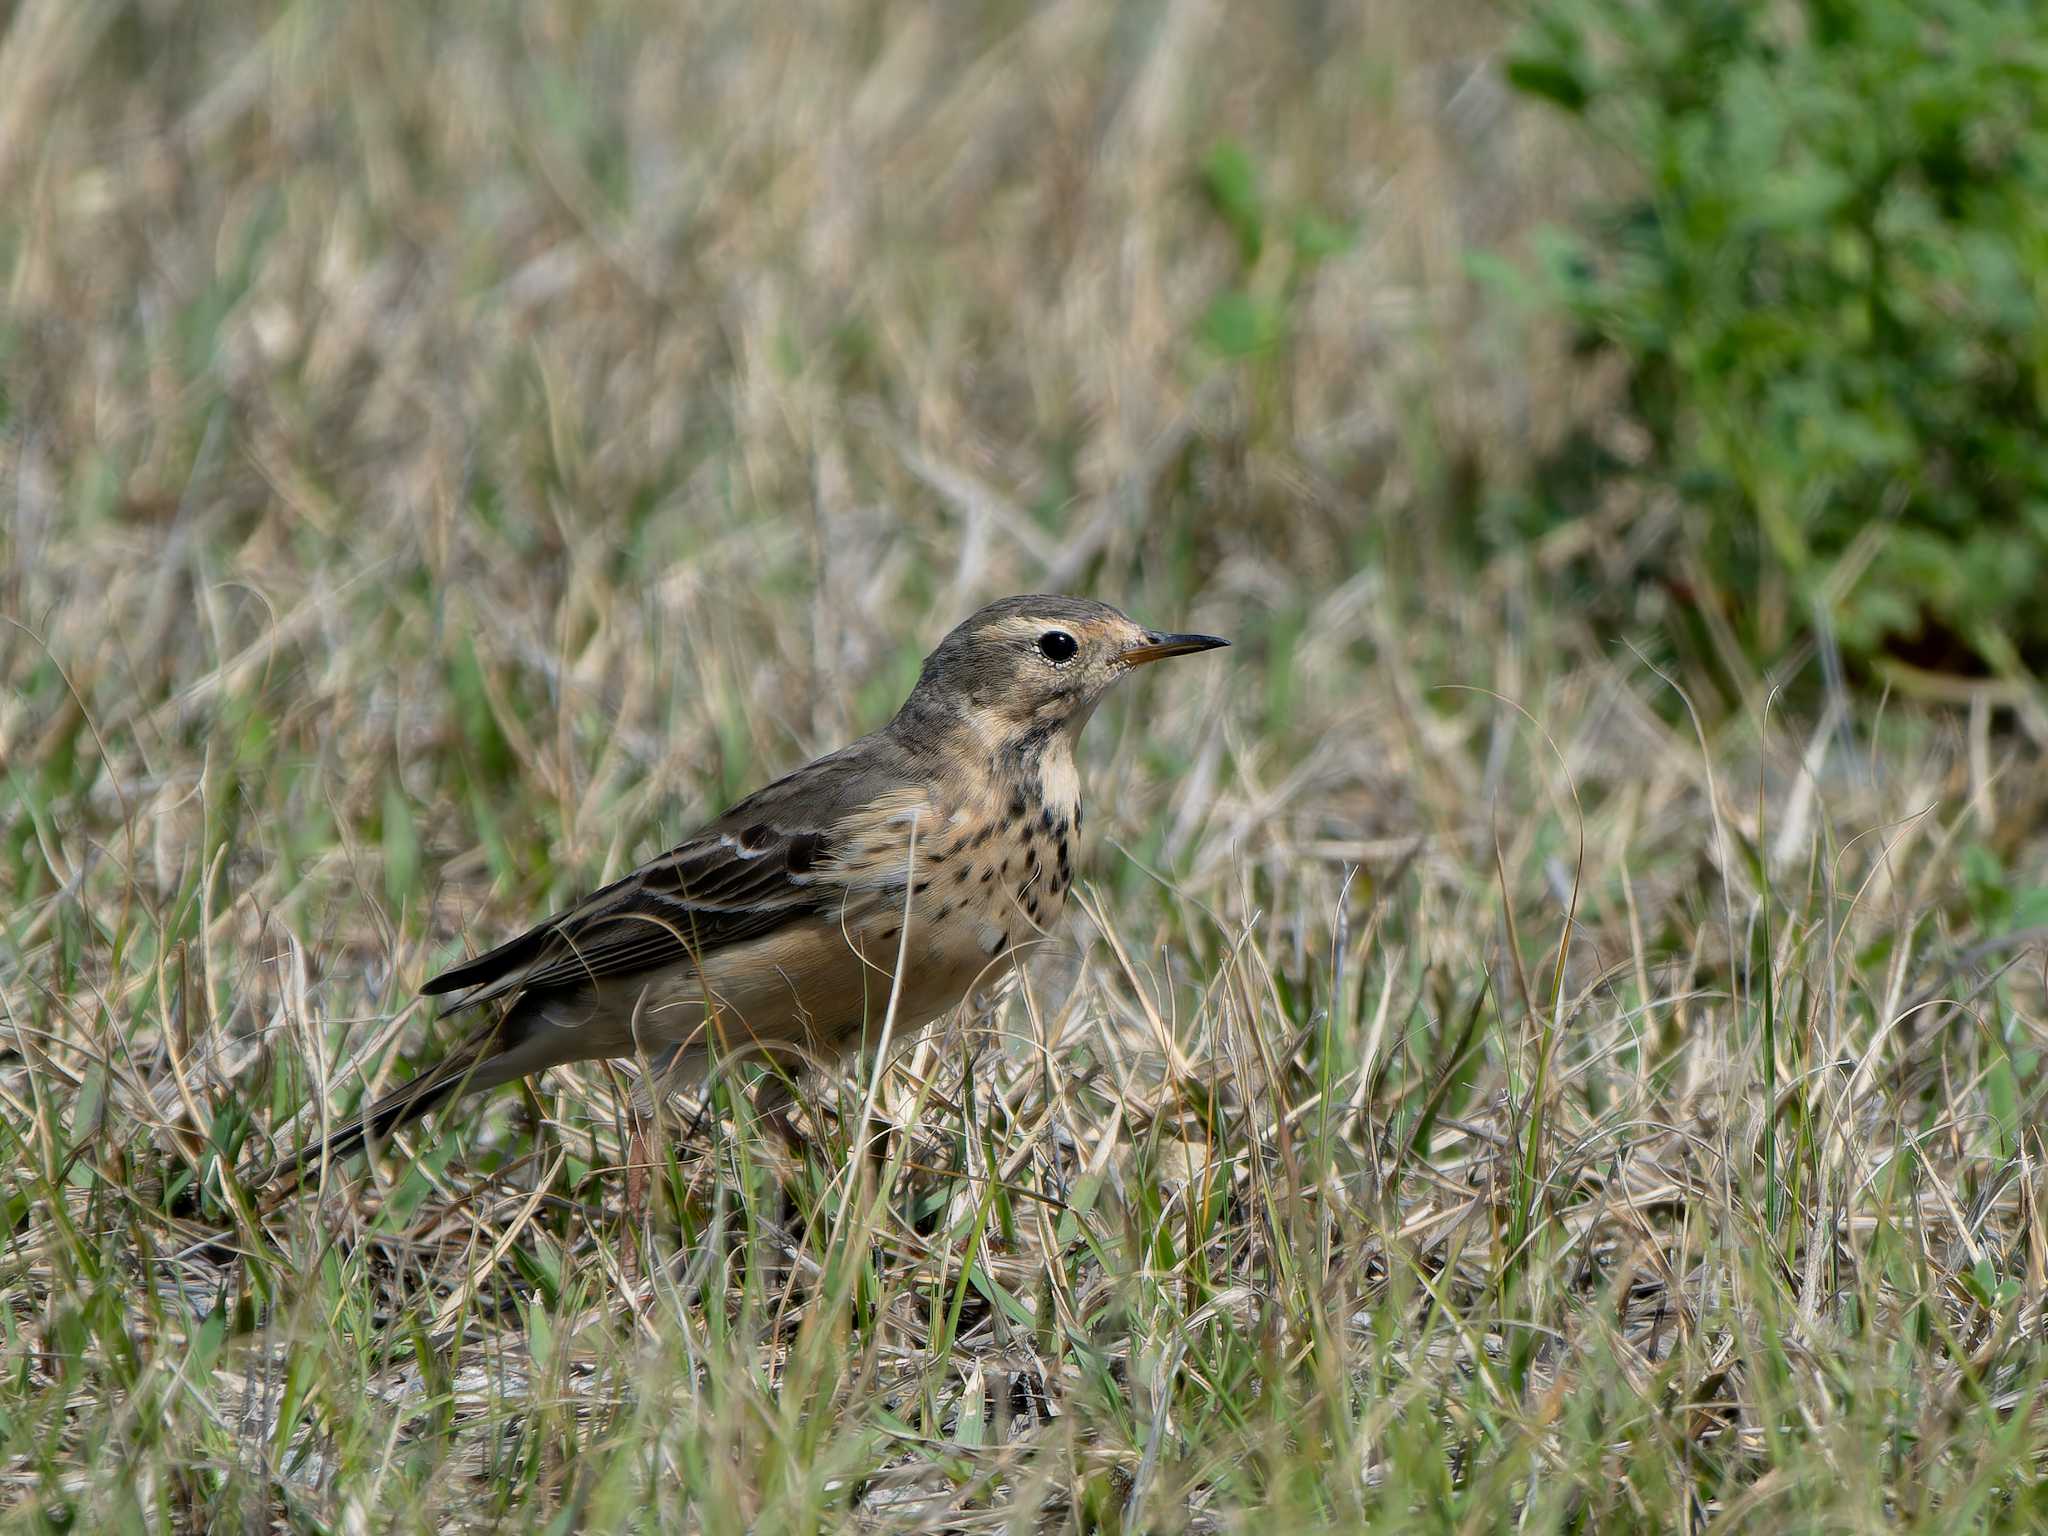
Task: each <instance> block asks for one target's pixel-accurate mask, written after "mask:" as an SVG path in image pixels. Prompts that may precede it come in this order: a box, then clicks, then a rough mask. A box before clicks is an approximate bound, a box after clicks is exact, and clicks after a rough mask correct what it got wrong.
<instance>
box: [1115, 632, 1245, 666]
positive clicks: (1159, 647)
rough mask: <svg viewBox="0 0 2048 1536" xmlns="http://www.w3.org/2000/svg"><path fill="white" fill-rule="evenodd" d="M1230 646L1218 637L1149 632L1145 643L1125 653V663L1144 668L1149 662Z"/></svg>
mask: <svg viewBox="0 0 2048 1536" xmlns="http://www.w3.org/2000/svg"><path fill="white" fill-rule="evenodd" d="M1228 644H1230V642H1229V641H1228V640H1225V639H1223V638H1222V637H1221V636H1218V635H1162V634H1157V633H1155V632H1153V631H1151V630H1147V631H1146V632H1145V643H1144V644H1143V645H1134V646H1132V647H1131V648H1130V649H1129V650H1127V651H1125V652H1124V654H1123V662H1124V665H1125V666H1127V667H1142V666H1144V665H1145V664H1146V663H1147V662H1151V661H1164V660H1166V658H1167V657H1169V656H1192V655H1193V654H1194V653H1195V652H1196V651H1213V650H1215V649H1216V648H1217V647H1218V646H1220V645H1228Z"/></svg>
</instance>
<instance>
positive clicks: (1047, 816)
mask: <svg viewBox="0 0 2048 1536" xmlns="http://www.w3.org/2000/svg"><path fill="white" fill-rule="evenodd" d="M1038 820H1039V824H1040V825H1041V826H1043V827H1044V828H1045V830H1046V831H1048V832H1050V831H1052V807H1051V806H1049V805H1048V806H1047V807H1046V808H1045V809H1044V810H1042V811H1040V812H1039V813H1038Z"/></svg>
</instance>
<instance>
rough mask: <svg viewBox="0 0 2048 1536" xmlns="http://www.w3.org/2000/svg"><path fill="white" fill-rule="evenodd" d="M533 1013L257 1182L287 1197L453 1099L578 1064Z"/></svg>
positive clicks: (514, 1017)
mask: <svg viewBox="0 0 2048 1536" xmlns="http://www.w3.org/2000/svg"><path fill="white" fill-rule="evenodd" d="M537 1013H538V1010H530V1009H529V1008H528V1007H526V1006H515V1007H514V1008H513V1010H512V1011H511V1012H510V1013H508V1014H507V1015H506V1016H505V1017H504V1019H502V1020H500V1021H497V1022H495V1023H492V1024H489V1025H487V1026H485V1027H484V1028H483V1029H480V1030H478V1031H477V1032H476V1033H475V1034H473V1035H471V1036H470V1037H469V1038H468V1039H467V1040H465V1041H463V1042H462V1044H460V1045H458V1046H456V1047H455V1049H454V1050H452V1051H450V1052H449V1053H448V1054H447V1055H446V1056H445V1057H443V1058H442V1059H441V1060H440V1061H439V1062H438V1063H436V1064H435V1065H434V1066H432V1067H430V1068H428V1069H427V1070H426V1071H425V1072H422V1073H421V1074H420V1075H419V1076H418V1077H416V1078H414V1079H413V1080H412V1081H411V1082H408V1083H401V1084H399V1086H398V1087H396V1088H394V1089H392V1090H391V1091H390V1092H389V1093H387V1094H385V1095H384V1097H382V1098H381V1099H379V1100H377V1102H376V1103H374V1104H372V1105H371V1106H370V1107H369V1108H368V1109H366V1110H364V1111H363V1112H362V1113H361V1114H360V1115H358V1116H356V1118H355V1119H353V1120H351V1121H349V1122H348V1124H346V1125H344V1126H342V1127H341V1128H340V1129H338V1130H336V1131H334V1132H333V1133H332V1134H331V1135H329V1136H328V1138H327V1139H326V1140H325V1141H322V1142H315V1143H314V1144H313V1145H312V1146H310V1147H306V1148H304V1149H302V1150H301V1151H298V1152H295V1153H293V1154H292V1155H291V1156H289V1157H286V1158H284V1159H283V1160H282V1161H280V1162H279V1163H278V1164H277V1165H276V1166H275V1167H273V1168H271V1169H270V1170H269V1172H268V1173H266V1174H264V1175H263V1177H262V1180H261V1182H263V1183H279V1184H281V1185H282V1189H281V1190H280V1193H289V1192H290V1190H291V1189H293V1188H294V1187H296V1186H297V1185H298V1183H299V1182H300V1181H301V1180H302V1179H304V1178H305V1176H306V1175H307V1173H309V1172H310V1171H312V1170H313V1169H315V1168H318V1167H319V1166H320V1163H321V1160H322V1159H323V1158H325V1159H326V1160H327V1161H329V1162H339V1161H340V1160H342V1159H343V1158H346V1157H349V1156H352V1155H353V1154H354V1153H356V1152H358V1151H360V1150H361V1149H362V1148H363V1146H364V1145H365V1144H367V1143H368V1142H370V1141H372V1140H376V1141H382V1140H383V1139H384V1138H385V1137H387V1136H389V1135H390V1134H391V1133H392V1132H393V1131H395V1130H398V1129H399V1128H401V1127H402V1126H407V1125H410V1124H412V1122H413V1121H415V1120H417V1119H419V1118H420V1117H421V1116H423V1115H425V1114H428V1113H429V1112H431V1111H432V1110H434V1109H437V1108H439V1107H440V1106H441V1105H443V1104H446V1103H447V1102H449V1101H450V1100H451V1099H456V1098H460V1097H462V1096H464V1095H465V1094H471V1093H483V1092H485V1091H486V1090H488V1089H491V1088H497V1087H502V1086H503V1085H504V1084H506V1083H509V1082H514V1081H516V1080H517V1079H519V1078H522V1077H526V1076H528V1075H529V1074H531V1073H534V1072H538V1071H540V1070H541V1069H542V1068H543V1067H552V1066H558V1065H560V1064H561V1063H563V1062H565V1061H574V1060H576V1059H578V1057H579V1056H580V1055H581V1054H583V1053H582V1052H580V1051H578V1050H576V1049H575V1041H574V1040H573V1037H572V1036H571V1033H570V1032H569V1031H565V1030H557V1029H551V1028H538V1029H537V1028H536V1027H535V1026H536V1025H537V1024H538V1023H539V1019H538V1017H537Z"/></svg>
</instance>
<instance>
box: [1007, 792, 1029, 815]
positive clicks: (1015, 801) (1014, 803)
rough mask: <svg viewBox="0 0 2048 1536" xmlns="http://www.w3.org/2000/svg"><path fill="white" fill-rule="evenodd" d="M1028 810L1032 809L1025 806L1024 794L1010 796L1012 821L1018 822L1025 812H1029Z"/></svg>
mask: <svg viewBox="0 0 2048 1536" xmlns="http://www.w3.org/2000/svg"><path fill="white" fill-rule="evenodd" d="M1028 809H1030V807H1028V806H1026V805H1025V804H1024V796H1023V795H1022V793H1018V794H1014V795H1012V796H1010V820H1012V821H1016V820H1017V819H1018V818H1020V817H1021V816H1023V814H1024V813H1025V811H1027V810H1028Z"/></svg>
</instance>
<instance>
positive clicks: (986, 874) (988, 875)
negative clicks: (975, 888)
mask: <svg viewBox="0 0 2048 1536" xmlns="http://www.w3.org/2000/svg"><path fill="white" fill-rule="evenodd" d="M995 877H996V872H995V871H994V870H993V869H984V870H983V871H982V872H981V883H982V884H983V885H987V884H988V883H989V881H991V880H993V879H995Z"/></svg>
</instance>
